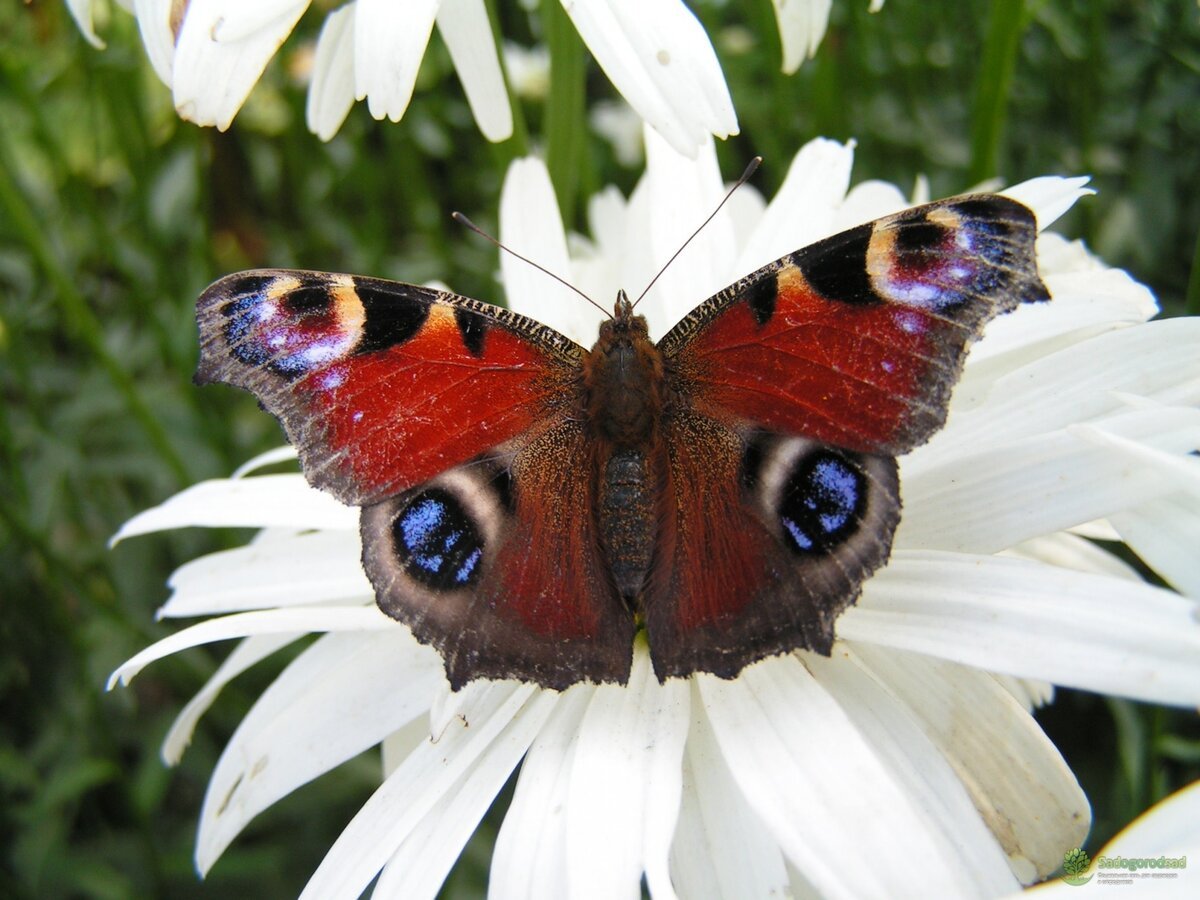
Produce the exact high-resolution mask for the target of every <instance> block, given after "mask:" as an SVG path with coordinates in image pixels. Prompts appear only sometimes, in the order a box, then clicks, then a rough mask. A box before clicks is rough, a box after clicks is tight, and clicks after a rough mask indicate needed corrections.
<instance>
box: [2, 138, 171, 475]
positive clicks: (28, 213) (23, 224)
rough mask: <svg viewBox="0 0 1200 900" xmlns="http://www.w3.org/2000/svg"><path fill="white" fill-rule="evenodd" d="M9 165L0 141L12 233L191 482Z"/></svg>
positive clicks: (150, 433) (151, 434) (149, 432)
mask: <svg viewBox="0 0 1200 900" xmlns="http://www.w3.org/2000/svg"><path fill="white" fill-rule="evenodd" d="M12 161H13V155H12V153H11V151H10V148H9V147H8V146H7V144H5V143H4V141H3V139H2V138H0V208H2V209H3V210H4V211H5V213H6V214H7V216H8V220H9V223H10V224H11V225H12V226H13V228H14V229H15V230H16V232H17V233H18V234H20V235H21V236H22V237H23V238H24V240H25V244H26V246H27V247H28V248H29V250H30V252H31V253H32V254H33V256H34V258H35V259H36V260H37V262H38V264H39V265H40V266H41V268H42V270H43V271H44V272H45V273H46V276H47V277H48V278H49V280H50V283H51V285H52V286H53V287H54V291H55V293H56V294H57V296H58V300H59V302H60V303H61V304H62V306H63V313H64V315H63V319H64V320H65V321H66V322H67V323H69V325H70V326H71V328H72V329H73V330H74V332H75V335H76V337H78V338H79V340H81V341H82V342H83V344H84V345H85V346H86V347H87V348H88V350H90V351H91V353H92V354H93V355H94V356H95V358H96V360H97V361H98V362H99V363H100V366H101V368H102V369H104V372H105V374H106V375H107V376H108V377H109V379H110V380H111V381H112V383H113V384H114V385H115V386H116V388H117V391H118V392H119V393H120V394H121V396H122V397H123V398H124V400H125V405H126V407H127V408H128V409H129V411H130V413H131V414H132V415H133V417H134V418H135V419H136V420H137V421H138V423H139V424H140V425H141V426H142V430H143V431H145V433H146V436H147V437H148V438H149V439H150V443H151V444H152V445H153V446H154V448H155V449H156V450H157V451H158V454H159V456H160V457H162V459H163V461H164V462H165V463H166V464H167V465H168V466H169V467H170V469H171V471H172V473H173V474H174V475H175V477H176V478H177V479H178V480H179V481H180V483H186V482H188V481H190V480H191V478H190V477H189V474H188V470H187V466H186V465H184V462H183V459H182V457H180V455H179V454H178V453H177V452H176V450H175V448H174V447H173V446H172V445H171V442H170V440H169V439H168V438H167V433H166V432H165V431H164V430H163V428H162V426H161V424H160V423H159V421H158V419H156V418H155V416H154V413H153V412H151V410H150V408H149V407H148V406H147V405H146V403H145V401H144V400H143V399H142V397H141V395H140V394H139V393H138V390H137V386H136V385H135V384H134V383H133V379H132V378H130V376H129V373H128V372H126V371H125V370H124V369H123V368H122V367H121V364H120V363H119V362H118V361H117V359H116V358H115V357H114V356H113V355H112V354H111V353H109V351H108V348H107V347H106V346H105V345H104V332H103V329H102V328H101V326H100V321H99V320H98V319H97V318H96V316H95V314H94V313H93V312H92V310H91V307H90V306H88V304H87V301H86V300H84V298H83V295H82V294H81V293H80V292H79V289H78V288H76V286H75V282H74V280H73V278H72V277H71V274H70V273H69V272H68V271H67V269H66V267H65V266H64V265H63V264H62V261H61V260H60V259H59V258H58V256H57V255H56V253H55V252H54V249H53V248H52V247H51V246H50V242H49V240H47V238H46V235H45V231H44V229H43V228H42V227H41V225H39V224H38V220H37V216H36V215H35V214H34V212H33V208H32V206H31V205H30V203H29V201H28V199H27V198H26V197H25V195H24V194H23V193H22V191H21V189H20V187H19V186H18V184H17V182H16V181H15V180H14V178H13V177H12V174H11V173H12V172H13V171H15V169H14V167H13V165H12Z"/></svg>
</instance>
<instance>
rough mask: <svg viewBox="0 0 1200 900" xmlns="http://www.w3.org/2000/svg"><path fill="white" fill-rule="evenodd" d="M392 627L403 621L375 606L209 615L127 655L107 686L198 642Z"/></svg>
mask: <svg viewBox="0 0 1200 900" xmlns="http://www.w3.org/2000/svg"><path fill="white" fill-rule="evenodd" d="M391 628H394V629H397V630H406V629H404V626H403V625H401V624H400V623H399V622H397V621H396V620H395V619H389V618H388V617H387V616H386V615H384V614H383V613H382V612H380V611H379V608H378V607H375V606H344V607H313V606H307V607H303V608H301V609H268V610H262V611H259V612H248V613H236V614H234V615H232V616H222V617H221V618H219V619H208V620H206V621H204V622H200V623H199V624H196V625H193V626H191V627H190V628H185V629H183V631H177V632H176V633H175V634H173V635H171V636H170V637H165V638H163V639H162V640H161V641H156V642H155V643H153V644H151V645H150V646H149V647H147V648H146V649H144V650H142V651H141V652H140V653H138V654H136V655H135V656H133V657H130V659H128V660H126V661H125V662H124V663H122V664H121V666H120V667H119V668H118V669H117V670H116V671H115V672H113V673H112V675H110V676H109V677H108V689H109V690H112V688H113V686H114V685H115V684H116V683H117V682H118V681H120V682H121V683H122V684H129V682H131V681H132V680H133V679H134V677H135V676H136V675H137V673H138V672H140V671H142V669H144V668H145V667H146V666H148V665H149V664H150V663H152V662H154V661H155V660H159V659H162V658H163V657H164V656H170V655H171V654H172V653H178V652H179V651H180V650H187V649H189V648H190V647H199V646H200V645H201V644H211V643H214V642H216V641H227V640H229V639H231V638H242V637H249V636H251V635H255V634H280V635H284V634H288V635H293V636H299V635H302V634H305V633H306V632H313V631H380V630H386V629H391Z"/></svg>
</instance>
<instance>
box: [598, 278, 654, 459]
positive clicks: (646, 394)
mask: <svg viewBox="0 0 1200 900" xmlns="http://www.w3.org/2000/svg"><path fill="white" fill-rule="evenodd" d="M583 381H584V401H585V405H586V415H587V421H588V426H589V430H590V431H591V432H592V434H593V435H594V436H595V437H597V438H599V439H600V440H602V441H606V442H610V443H612V444H613V445H614V446H616V447H617V448H620V449H629V448H634V447H642V446H644V445H646V444H647V443H649V442H650V441H651V440H653V438H654V434H655V431H656V430H657V427H658V422H659V419H660V418H661V417H662V408H663V362H662V354H660V353H659V351H658V348H657V347H655V346H654V343H653V342H652V341H651V340H650V333H649V329H648V327H647V325H646V319H645V317H644V316H635V315H633V312H632V307H631V306H630V304H629V300H628V299H627V298H626V297H625V293H624V292H623V291H622V292H621V294H620V295H619V297H618V299H617V305H616V314H615V316H614V317H613V318H612V319H609V320H608V321H606V322H604V323H603V324H602V325H601V326H600V337H599V338H598V339H597V340H596V343H595V345H594V346H593V347H592V349H591V350H590V351H588V353H587V355H586V356H585V357H584V361H583Z"/></svg>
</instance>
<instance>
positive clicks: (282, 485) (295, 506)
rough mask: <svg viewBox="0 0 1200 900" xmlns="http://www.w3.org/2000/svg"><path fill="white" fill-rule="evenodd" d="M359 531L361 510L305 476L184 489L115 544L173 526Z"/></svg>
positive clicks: (141, 516) (133, 523)
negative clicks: (318, 486) (314, 483)
mask: <svg viewBox="0 0 1200 900" xmlns="http://www.w3.org/2000/svg"><path fill="white" fill-rule="evenodd" d="M272 525H277V526H281V527H292V528H294V529H304V528H345V529H353V530H357V529H358V510H357V509H354V508H352V507H349V506H343V505H342V504H340V503H338V502H337V501H336V500H334V499H333V497H331V496H329V495H328V494H326V493H323V492H321V491H318V490H316V489H315V488H311V487H309V486H308V485H307V484H306V483H305V481H304V478H303V477H302V476H300V475H260V476H258V477H255V478H238V479H228V478H218V479H213V480H211V481H202V482H200V483H199V484H195V485H192V486H191V487H190V488H187V489H185V490H183V491H180V492H179V493H178V494H176V495H175V496H174V497H171V498H170V499H168V500H167V501H166V502H165V503H163V504H162V505H161V506H155V507H151V508H150V509H147V510H145V511H144V512H140V513H138V514H137V515H136V516H134V517H133V518H132V519H130V520H129V521H128V522H126V523H125V524H124V525H122V526H121V528H120V530H119V531H118V532H117V533H116V534H115V535H114V536H113V539H112V541H111V543H112V544H116V543H117V542H118V541H122V540H125V538H129V537H133V536H134V535H138V534H149V533H150V532H153V531H164V530H166V529H169V528H189V527H199V528H267V527H270V526H272Z"/></svg>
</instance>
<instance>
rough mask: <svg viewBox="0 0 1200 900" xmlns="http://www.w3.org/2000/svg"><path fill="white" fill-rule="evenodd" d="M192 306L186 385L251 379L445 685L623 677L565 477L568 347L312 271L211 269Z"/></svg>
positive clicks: (582, 518) (572, 433)
mask: <svg viewBox="0 0 1200 900" xmlns="http://www.w3.org/2000/svg"><path fill="white" fill-rule="evenodd" d="M197 320H198V323H199V327H200V339H201V359H200V366H199V370H198V372H197V376H196V380H197V381H198V382H200V383H204V382H210V381H223V382H227V383H229V384H233V385H236V386H238V387H242V388H245V389H247V390H249V391H251V392H253V393H254V394H255V395H256V396H257V397H258V399H259V400H260V401H261V403H262V404H263V406H264V407H265V408H266V409H267V410H268V411H269V412H271V413H273V414H274V415H275V416H276V417H277V418H279V420H280V421H281V422H282V423H283V426H284V428H285V430H286V431H287V433H288V436H289V438H290V439H291V440H292V442H293V443H294V444H295V445H296V447H297V448H298V450H299V453H300V460H301V464H302V466H303V469H304V472H305V474H306V476H307V477H308V479H309V481H310V482H312V483H313V484H314V485H315V486H317V487H320V488H324V489H326V490H329V491H330V492H331V493H333V494H334V495H335V496H337V497H338V498H339V499H340V500H342V501H343V502H345V503H348V504H353V505H359V506H362V507H363V512H362V517H361V530H362V536H363V565H364V568H365V569H366V571H367V574H368V576H369V577H370V579H371V582H372V584H373V586H374V587H375V592H376V599H377V601H378V603H379V605H380V607H381V608H382V609H383V610H384V611H385V612H386V613H388V614H389V615H391V616H392V617H394V618H396V619H399V620H400V621H402V622H405V623H406V624H407V625H409V626H410V627H411V628H412V630H413V633H414V634H415V635H416V636H417V638H418V639H419V640H421V641H422V642H424V643H428V644H432V645H433V646H435V647H436V648H438V649H439V650H440V651H441V652H442V654H443V657H444V659H445V662H446V670H447V675H448V677H449V678H450V680H451V683H452V684H453V685H454V687H456V688H457V687H460V686H461V685H462V684H464V683H466V682H467V681H469V680H471V679H472V678H477V677H488V676H492V677H517V678H524V679H528V680H532V681H537V682H539V683H541V684H543V685H546V686H550V687H566V686H567V685H568V684H571V683H573V682H575V681H580V680H585V679H591V680H594V681H624V680H626V679H627V678H628V674H629V667H630V664H631V660H632V641H633V630H634V626H633V618H632V615H631V614H630V612H629V611H628V610H627V609H626V608H625V606H624V605H623V603H622V601H621V600H620V598H619V597H618V596H617V594H616V592H615V591H614V589H613V588H612V586H611V582H610V579H609V578H608V577H607V574H606V572H605V571H604V568H603V562H602V560H601V557H600V553H599V549H598V547H599V541H598V539H597V537H596V525H595V521H596V520H595V515H594V513H593V498H592V493H591V482H590V479H589V478H587V477H580V473H581V472H586V471H587V460H588V456H587V449H586V447H587V445H586V441H585V439H584V436H583V432H582V425H581V424H580V418H579V416H578V415H577V414H576V413H577V405H578V403H579V394H580V387H579V379H580V377H581V376H580V369H579V366H580V363H579V359H580V354H581V353H582V349H581V348H580V347H578V346H577V345H576V344H574V343H573V342H571V341H570V340H568V339H567V338H566V337H564V336H562V335H561V334H559V333H558V332H556V331H554V330H552V329H550V328H548V327H546V326H544V325H541V324H539V323H537V322H535V321H533V320H531V319H527V318H524V317H522V316H519V315H516V314H514V313H511V312H509V311H507V310H504V309H500V308H499V307H495V306H492V305H490V304H486V303H481V302H479V301H476V300H471V299H468V298H465V297H460V296H458V295H455V294H451V293H448V292H445V291H437V290H433V289H430V288H425V287H420V286H417V285H410V284H401V283H397V282H390V281H382V280H379V279H372V278H361V277H358V276H350V275H330V274H324V273H318V272H295V271H281V270H267V271H257V272H244V273H241V274H238V275H233V276H230V277H228V278H225V279H222V280H221V281H218V282H217V283H215V284H214V285H212V286H211V287H210V288H208V290H206V291H205V292H204V294H203V295H202V296H201V298H200V300H199V302H198V306H197Z"/></svg>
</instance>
